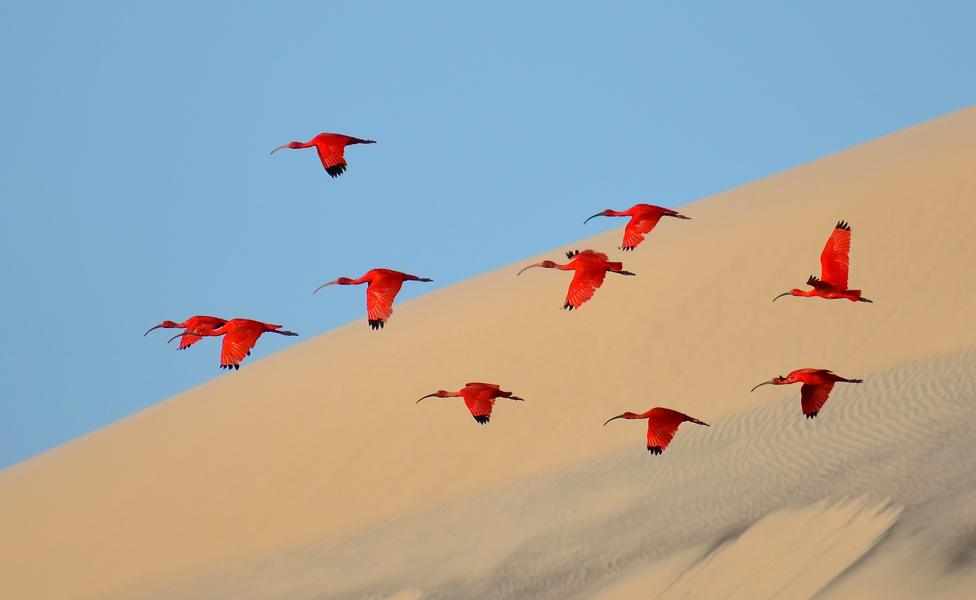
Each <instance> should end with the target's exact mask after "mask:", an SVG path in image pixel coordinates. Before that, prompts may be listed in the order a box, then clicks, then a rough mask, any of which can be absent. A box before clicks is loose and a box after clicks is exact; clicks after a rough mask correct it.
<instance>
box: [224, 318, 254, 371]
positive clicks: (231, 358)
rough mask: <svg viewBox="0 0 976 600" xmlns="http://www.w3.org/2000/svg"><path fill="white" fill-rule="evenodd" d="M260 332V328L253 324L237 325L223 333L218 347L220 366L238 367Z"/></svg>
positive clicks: (225, 367)
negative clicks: (222, 341)
mask: <svg viewBox="0 0 976 600" xmlns="http://www.w3.org/2000/svg"><path fill="white" fill-rule="evenodd" d="M262 333H264V330H263V329H262V328H260V327H257V326H253V327H239V328H237V329H234V330H233V331H230V332H228V333H226V334H224V343H223V345H222V346H221V348H220V368H221V369H240V368H241V361H242V360H244V358H245V357H246V356H247V355H248V354H250V353H251V348H253V347H254V344H256V343H257V341H258V338H259V337H261V334H262Z"/></svg>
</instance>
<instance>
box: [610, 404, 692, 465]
mask: <svg viewBox="0 0 976 600" xmlns="http://www.w3.org/2000/svg"><path fill="white" fill-rule="evenodd" d="M614 419H647V451H648V452H650V453H651V454H661V453H662V452H664V451H665V450H666V449H667V447H668V444H670V443H671V440H672V439H673V438H674V434H675V433H676V432H677V431H678V426H679V425H681V424H682V423H684V422H686V421H687V422H689V423H695V424H697V425H704V426H705V427H708V426H709V425H708V423H706V422H704V421H699V420H698V419H696V418H694V417H689V416H688V415H686V414H684V413H680V412H678V411H676V410H671V409H670V408H663V407H660V406H658V407H655V408H652V409H651V410H649V411H647V412H645V413H640V414H637V413H632V412H625V413H624V414H622V415H617V416H616V417H613V418H610V419H607V421H606V423H604V424H603V426H604V427H606V425H607V423H609V422H610V421H613V420H614Z"/></svg>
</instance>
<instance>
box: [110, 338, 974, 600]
mask: <svg viewBox="0 0 976 600" xmlns="http://www.w3.org/2000/svg"><path fill="white" fill-rule="evenodd" d="M974 361H976V350H966V351H960V352H953V353H949V354H947V355H944V356H942V357H938V358H932V359H923V360H919V361H914V362H912V363H908V364H905V365H899V366H896V367H894V368H892V369H890V370H886V371H884V372H880V373H876V374H872V376H871V381H872V382H873V383H874V385H873V386H872V388H871V389H870V391H866V392H865V393H859V394H851V393H848V394H839V395H838V397H837V398H835V399H833V400H832V401H836V406H833V407H831V411H830V412H828V411H827V410H825V411H824V414H823V415H822V416H821V417H818V419H823V420H822V421H820V422H812V421H807V420H806V419H804V418H803V416H802V414H800V412H799V408H798V403H799V402H798V400H797V399H796V398H795V397H793V395H780V397H779V398H777V399H776V400H774V401H772V402H770V403H768V404H766V405H762V406H759V407H754V408H751V409H747V410H745V411H742V412H741V413H740V414H735V415H731V416H728V417H725V418H722V419H719V420H717V421H716V422H715V423H714V424H713V428H714V430H715V432H719V431H720V432H721V435H707V433H706V434H701V435H689V436H686V437H687V439H683V440H680V441H675V442H674V444H675V446H674V447H675V448H677V447H679V445H680V447H681V448H682V451H681V452H680V453H679V452H674V453H672V454H670V455H669V460H668V461H666V462H665V461H655V462H654V463H651V464H650V465H649V464H648V457H647V456H646V455H645V454H644V453H643V452H642V449H641V448H640V447H639V445H638V447H636V448H629V449H622V450H618V451H615V452H612V453H611V454H610V455H608V456H605V457H603V458H599V459H596V460H593V461H588V462H587V463H585V464H583V465H579V466H576V467H573V468H570V469H566V470H562V471H559V472H557V473H550V474H548V475H547V476H545V477H534V478H530V479H527V480H525V481H523V482H521V483H518V484H512V485H510V486H507V487H505V488H498V489H493V490H490V491H487V492H483V493H481V494H478V495H475V496H473V497H468V498H464V499H461V500H459V501H456V502H453V503H449V504H445V505H439V506H435V507H432V508H430V509H428V510H427V511H424V512H423V513H420V514H416V515H413V516H411V517H410V518H404V519H398V520H395V521H391V522H387V523H382V524H379V525H376V526H374V527H370V528H366V529H363V530H360V531H358V532H356V533H354V534H350V535H348V536H346V537H345V538H344V539H342V540H341V541H339V542H338V543H329V544H324V545H311V546H306V547H301V548H296V549H294V550H291V551H289V552H287V553H275V554H274V555H272V556H270V557H268V558H266V559H262V560H257V561H250V562H244V563H242V564H240V565H237V566H236V567H234V568H231V569H228V570H227V571H224V572H220V571H208V572H207V573H206V575H205V578H206V584H205V585H203V584H202V582H201V581H200V580H194V579H191V580H188V581H185V582H183V583H182V584H181V585H177V586H173V587H164V588H163V589H154V590H152V591H151V592H148V593H147V594H146V595H145V596H139V595H133V594H132V592H131V591H127V592H126V593H124V594H122V595H121V596H120V597H131V598H146V599H149V598H165V597H180V598H187V599H195V598H201V599H202V598H207V597H214V596H216V597H234V598H275V597H289V598H316V597H329V598H350V599H352V598H363V597H369V596H375V597H384V596H386V595H390V594H394V593H398V592H400V591H402V590H405V589H411V590H419V591H420V592H421V593H422V597H423V598H425V599H433V598H540V599H545V598H585V597H589V596H590V595H591V594H595V593H598V592H600V591H601V590H602V588H604V587H611V588H612V587H613V586H614V585H615V584H617V580H618V578H621V577H626V576H627V575H628V574H631V573H633V572H634V571H635V570H637V571H639V570H640V569H642V568H649V569H650V570H653V569H654V568H655V565H656V563H657V561H660V560H663V559H665V558H667V557H668V556H670V555H671V554H674V553H676V552H681V551H685V550H691V551H693V552H694V551H696V549H697V552H698V555H697V556H696V557H695V560H694V561H693V564H692V565H691V566H690V568H689V569H687V571H686V572H684V573H683V574H682V575H681V577H680V578H678V580H677V581H676V582H674V583H668V584H667V585H665V586H664V587H663V588H662V589H661V590H651V591H655V592H660V593H663V594H664V596H663V597H673V596H671V595H670V594H675V593H678V592H679V591H680V592H681V593H685V592H689V593H690V592H693V591H696V590H697V591H699V592H701V593H703V594H705V595H706V597H707V596H708V594H709V593H710V591H715V590H716V589H721V588H720V587H716V586H723V585H725V586H730V585H740V586H741V585H743V584H744V583H746V582H747V581H748V580H746V579H743V574H742V573H738V574H734V575H733V576H720V573H721V569H719V570H716V569H710V568H709V561H713V560H715V559H716V557H718V561H719V563H720V564H721V563H725V564H728V563H729V562H730V561H731V562H742V561H744V560H745V559H746V558H748V557H751V559H752V560H753V561H754V563H753V564H755V565H762V564H767V563H769V562H770V561H771V556H770V555H767V554H764V553H763V550H764V549H765V551H766V552H771V551H772V550H773V549H776V548H779V544H782V543H784V541H785V540H786V539H787V538H789V539H793V540H794V541H798V540H804V543H803V545H804V548H805V549H806V550H807V551H808V552H811V551H814V550H817V549H820V550H822V551H824V552H827V551H829V552H830V553H831V556H830V558H829V562H830V564H829V568H828V567H827V566H825V565H824V564H819V565H818V567H817V568H816V569H813V570H810V572H808V573H805V577H803V576H802V575H804V573H803V571H802V570H801V569H800V567H801V566H803V564H805V563H803V562H802V560H806V559H808V558H809V554H806V553H803V552H801V551H800V550H799V549H798V550H797V554H796V555H794V558H795V560H794V561H793V562H790V561H789V560H788V559H787V558H784V557H782V556H781V555H780V554H779V553H777V555H776V556H778V557H780V558H781V559H783V560H784V561H785V562H786V565H787V567H789V568H775V569H771V570H770V571H769V573H767V574H766V575H765V577H764V578H762V579H763V581H762V586H760V585H759V580H758V578H756V581H755V582H754V583H756V587H750V588H747V589H746V590H745V592H755V591H757V590H768V589H777V586H778V587H782V588H783V589H784V590H787V589H788V590H790V594H788V595H784V596H782V597H790V598H801V597H812V596H813V595H814V593H816V591H817V590H819V589H821V588H823V587H824V586H826V585H827V584H828V583H830V582H831V581H832V580H833V579H834V578H835V576H836V575H839V574H841V573H843V572H844V569H845V568H846V567H848V566H849V565H850V564H852V563H853V562H854V561H855V560H857V559H858V558H859V557H860V556H861V555H862V554H863V553H864V552H866V551H867V550H868V549H870V548H871V546H872V545H873V544H874V542H876V541H877V539H878V538H879V537H880V536H881V535H882V534H884V533H885V532H887V531H888V529H889V528H890V527H891V526H892V525H893V524H894V523H895V521H896V520H897V521H899V523H900V525H901V526H902V527H903V531H904V532H911V533H910V535H906V536H905V539H895V540H894V542H893V543H892V546H893V547H894V548H895V550H896V551H900V549H901V547H902V546H909V547H911V548H913V549H914V550H915V552H914V555H915V556H914V560H913V563H912V565H913V566H912V573H913V575H914V576H915V577H925V576H930V577H933V578H935V579H937V578H938V575H939V573H940V571H943V570H945V569H946V568H947V567H948V566H949V565H950V564H951V563H952V561H953V560H954V559H953V558H952V556H953V552H954V549H955V548H958V547H959V545H960V544H965V543H966V540H967V539H968V537H967V536H968V534H967V532H966V530H967V526H968V525H967V524H969V523H972V522H974V521H973V520H974V519H976V505H973V504H971V503H966V502H964V501H962V500H964V499H965V498H966V497H967V495H969V494H971V493H972V491H973V490H976V473H974V472H973V471H972V469H971V460H970V457H969V456H968V455H966V454H965V453H961V452H959V449H960V448H966V447H969V446H968V445H969V444H971V443H972V442H973V441H976V433H973V432H974V427H976V411H973V410H972V406H973V405H974V402H976V372H974V370H973V368H972V365H973V364H974ZM919 399H921V400H922V401H921V402H919ZM907 404H915V405H917V407H916V409H915V410H913V411H892V410H890V408H891V406H892V405H895V406H903V405H907ZM828 422H829V425H824V424H825V423H828ZM865 422H870V423H871V432H872V434H871V435H861V432H862V431H863V430H864V427H863V423H865ZM906 445H907V446H909V447H910V448H911V452H901V453H899V452H893V448H895V447H899V446H906ZM851 498H855V500H851ZM934 510H938V511H939V513H940V514H941V518H940V520H939V521H938V522H937V523H933V522H931V521H930V516H926V515H931V511H934ZM899 515H900V516H899ZM764 519H769V521H765V522H764ZM810 521H814V522H813V523H811V522H810ZM636 524H640V525H641V526H636ZM809 528H812V529H809ZM783 529H790V531H791V532H792V533H790V532H784V531H783ZM804 531H806V532H808V534H807V535H801V533H802V532H804ZM813 533H816V535H812V534H813ZM794 535H795V536H797V537H793V536H794ZM817 535H819V536H823V535H828V536H830V537H829V538H828V539H821V540H820V541H819V545H818V542H817V539H816V536H817ZM783 536H786V537H783ZM798 543H799V542H798ZM845 547H846V549H845ZM472 552H473V554H472ZM777 552H778V551H777ZM969 560H970V561H971V562H969V563H967V564H968V566H969V567H970V568H971V567H972V566H976V555H974V556H973V557H971V558H970V559H969ZM972 581H973V582H976V576H973V579H972ZM726 589H728V588H726ZM804 590H806V593H803V591H804ZM644 591H645V592H646V591H647V590H644ZM887 592H888V593H887V594H885V597H899V596H898V595H897V594H896V593H893V592H896V590H887ZM784 593H785V592H784ZM685 597H697V596H696V595H695V594H692V596H685ZM769 597H775V595H770V596H769ZM901 597H912V596H911V595H907V596H901Z"/></svg>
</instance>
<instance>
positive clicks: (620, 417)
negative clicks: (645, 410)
mask: <svg viewBox="0 0 976 600" xmlns="http://www.w3.org/2000/svg"><path fill="white" fill-rule="evenodd" d="M623 418H624V416H623V415H617V416H616V417H614V418H613V419H623ZM613 419H607V423H609V422H610V421H613ZM607 423H604V424H603V426H604V427H606V426H607Z"/></svg>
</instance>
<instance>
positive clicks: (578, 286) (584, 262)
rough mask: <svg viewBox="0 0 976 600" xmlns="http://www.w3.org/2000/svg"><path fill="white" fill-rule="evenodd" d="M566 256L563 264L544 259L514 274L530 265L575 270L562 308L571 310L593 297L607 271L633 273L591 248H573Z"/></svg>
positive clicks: (520, 272) (623, 273) (621, 264)
mask: <svg viewBox="0 0 976 600" xmlns="http://www.w3.org/2000/svg"><path fill="white" fill-rule="evenodd" d="M566 257H567V258H571V259H572V260H570V261H569V262H568V263H566V264H565V265H560V264H557V263H554V262H552V261H551V260H544V261H542V262H539V263H535V264H533V265H529V266H527V267H525V269H522V270H521V271H519V272H518V273H517V274H516V276H518V275H521V274H522V272H523V271H525V270H526V269H531V268H532V267H542V268H544V269H559V270H561V271H575V272H576V274H575V275H573V281H571V282H570V284H569V293H567V294H566V303H565V304H563V308H564V309H566V310H573V309H574V308H579V307H580V306H582V305H583V303H584V302H586V301H587V300H589V299H590V298H592V297H593V293H594V292H595V291H596V289H597V288H598V287H600V286H601V285H603V279H604V278H605V277H606V275H607V273H616V274H618V275H631V276H632V275H635V273H631V272H630V271H624V270H623V268H624V265H623V263H619V262H610V261H609V260H607V255H606V254H604V253H602V252H594V251H593V250H583V251H582V252H580V251H579V250H573V251H572V252H567V253H566Z"/></svg>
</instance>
